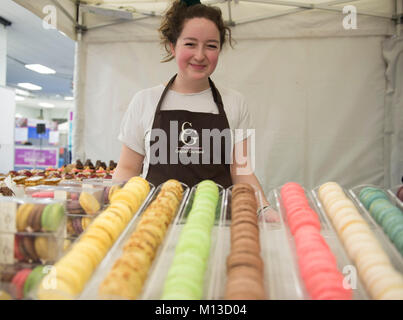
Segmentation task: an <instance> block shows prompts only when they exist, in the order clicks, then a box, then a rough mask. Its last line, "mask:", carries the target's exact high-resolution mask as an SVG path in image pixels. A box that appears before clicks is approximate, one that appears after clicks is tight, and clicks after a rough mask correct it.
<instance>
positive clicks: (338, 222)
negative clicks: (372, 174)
mask: <svg viewBox="0 0 403 320" xmlns="http://www.w3.org/2000/svg"><path fill="white" fill-rule="evenodd" d="M367 192H368V191H367ZM318 194H319V199H320V201H321V202H322V204H323V206H324V208H325V212H326V214H327V215H328V217H329V218H330V220H331V222H332V224H333V226H334V227H335V229H336V231H337V233H338V235H339V237H340V240H341V241H342V243H343V245H344V247H345V249H346V251H347V253H348V255H349V257H350V258H351V260H352V261H353V262H354V263H355V266H356V267H357V270H358V275H359V277H360V278H361V280H362V282H363V284H364V286H365V287H366V289H367V292H368V293H369V295H370V296H371V297H372V298H373V299H386V300H391V299H398V300H402V299H403V276H402V274H400V273H399V272H398V271H397V270H396V269H395V268H394V267H393V265H392V263H391V261H390V259H389V256H388V255H387V254H386V252H385V251H384V250H383V248H382V245H381V244H380V243H379V241H378V239H377V238H376V236H375V234H374V233H373V232H372V230H371V228H370V226H369V225H368V224H367V222H366V221H365V220H364V218H363V217H362V216H361V214H360V213H359V211H358V210H357V208H356V207H355V205H354V203H353V202H352V201H351V200H350V199H349V198H348V197H347V196H346V195H345V193H344V191H343V189H342V188H341V187H340V185H338V184H337V183H335V182H328V183H325V184H323V185H321V186H320V188H319V191H318ZM364 194H365V192H363V194H362V195H364ZM367 198H370V196H369V195H368V196H367V197H366V199H367ZM372 198H373V202H375V201H382V200H385V199H383V196H381V197H380V198H377V197H372ZM375 198H376V200H375ZM365 201H366V200H365ZM367 205H369V208H371V205H372V204H370V203H369V202H367Z"/></svg>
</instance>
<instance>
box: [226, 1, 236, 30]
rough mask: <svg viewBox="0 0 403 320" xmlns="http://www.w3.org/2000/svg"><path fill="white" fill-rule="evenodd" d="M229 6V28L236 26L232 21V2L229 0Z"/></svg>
mask: <svg viewBox="0 0 403 320" xmlns="http://www.w3.org/2000/svg"><path fill="white" fill-rule="evenodd" d="M227 4H228V19H229V20H228V25H229V26H234V25H235V23H234V21H232V12H231V0H227Z"/></svg>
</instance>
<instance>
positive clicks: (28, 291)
mask: <svg viewBox="0 0 403 320" xmlns="http://www.w3.org/2000/svg"><path fill="white" fill-rule="evenodd" d="M51 267H52V265H51V264H46V265H40V264H34V263H15V264H13V265H3V264H0V292H1V293H0V296H1V299H2V300H5V299H8V300H31V299H33V297H32V293H33V292H34V291H35V290H36V287H37V285H38V284H39V282H40V280H41V278H43V277H44V276H45V275H46V274H47V273H48V272H49V271H50V270H51ZM32 271H34V273H35V276H34V275H33V274H32V275H31V272H32ZM24 273H25V274H26V276H25V281H24V280H21V279H22V278H24V276H22V274H24ZM27 282H28V285H27V286H25V284H26V283H27Z"/></svg>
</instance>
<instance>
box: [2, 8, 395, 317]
mask: <svg viewBox="0 0 403 320" xmlns="http://www.w3.org/2000/svg"><path fill="white" fill-rule="evenodd" d="M16 2H18V3H21V4H23V5H24V4H25V5H26V6H27V7H29V9H30V10H31V11H33V12H36V13H37V14H39V15H41V14H40V12H42V11H41V10H40V8H41V6H44V5H46V4H50V5H52V4H53V5H54V6H56V7H57V8H58V10H59V11H58V12H60V14H63V15H64V16H65V18H66V20H63V21H64V22H63V23H62V24H63V25H64V27H63V28H65V30H68V29H69V28H70V29H71V28H73V29H75V30H76V31H77V32H75V33H70V36H71V37H72V38H74V39H76V40H77V56H76V58H77V59H76V62H77V64H76V70H75V73H76V75H75V86H76V87H75V97H76V110H75V113H74V117H75V119H74V122H73V129H74V141H73V154H74V155H73V158H75V159H79V158H80V159H88V160H87V161H86V162H85V164H84V165H83V164H82V163H81V161H73V163H72V164H70V165H67V166H64V167H62V168H60V169H55V168H47V169H46V170H39V169H38V170H31V171H30V172H29V174H28V173H26V174H24V173H23V172H15V171H13V172H9V173H8V175H2V176H1V180H4V181H6V182H7V185H8V186H9V187H10V188H9V189H10V190H11V191H10V190H5V191H7V193H6V194H5V195H8V196H9V195H10V193H12V192H14V191H15V192H14V193H18V195H19V196H20V197H3V198H0V253H2V254H1V255H0V268H1V269H0V271H1V272H0V275H1V281H0V282H1V283H0V285H1V286H0V289H1V290H2V291H1V292H0V294H1V296H2V297H6V298H9V299H43V300H47V299H147V300H148V299H153V300H157V299H168V300H185V299H194V300H200V299H206V300H222V299H228V300H234V299H240V300H247V299H252V300H264V299H272V300H286V299H291V300H316V299H317V300H328V299H337V300H366V299H373V300H378V299H398V300H403V214H402V210H403V203H402V199H403V186H402V185H401V183H400V176H401V173H402V172H401V168H402V159H403V157H402V152H403V151H402V150H403V149H402V144H403V139H402V130H403V129H402V128H403V117H402V116H403V108H402V101H401V99H400V96H401V88H402V87H403V86H401V84H402V74H403V73H402V72H401V71H402V66H403V60H402V55H401V52H402V51H403V39H402V38H401V36H400V31H401V30H400V27H401V26H400V24H399V23H396V22H397V21H399V22H400V17H398V16H397V15H396V14H395V13H396V12H401V10H402V6H401V5H402V3H401V1H385V2H383V3H382V4H380V3H379V2H378V1H371V0H365V1H349V2H346V1H331V2H325V1H315V3H308V1H298V2H296V1H294V2H292V3H291V2H287V1H274V0H273V1H271V0H270V1H269V0H267V1H265V2H264V3H260V2H259V3H257V2H253V1H237V2H219V3H215V4H216V5H218V6H220V7H221V9H222V11H223V12H224V14H225V19H226V20H227V22H228V23H229V24H230V25H232V34H233V37H234V39H235V40H236V45H235V46H234V49H231V48H225V49H224V50H223V53H222V56H221V61H220V65H219V67H218V69H217V71H216V74H215V75H214V81H215V82H216V83H218V85H219V86H220V85H223V86H228V87H232V88H235V89H237V90H238V91H240V92H242V93H243V94H244V95H245V96H246V98H247V101H248V105H249V109H250V113H251V116H252V118H253V123H254V128H252V129H255V135H254V139H255V142H256V146H255V153H254V160H255V168H256V175H257V176H258V177H259V180H260V181H261V182H262V184H263V187H264V191H265V195H263V194H262V193H261V192H259V190H258V189H257V187H255V186H253V184H249V183H236V184H235V185H231V186H229V187H223V186H222V185H219V184H217V183H216V182H214V181H212V180H208V179H203V181H201V182H199V183H197V184H196V185H194V186H188V185H186V184H184V183H183V181H179V180H177V179H168V180H164V181H163V182H162V183H161V184H158V185H154V184H153V183H151V182H150V181H148V180H146V179H144V177H139V176H135V177H131V178H130V179H128V180H127V181H116V180H114V179H112V175H113V174H114V170H115V167H116V163H114V162H113V161H111V162H110V165H109V166H106V164H105V163H102V162H97V164H96V166H94V165H93V163H92V162H91V160H90V159H99V158H101V159H106V158H109V159H110V158H112V159H116V160H117V157H118V155H119V152H120V144H119V142H118V140H117V135H118V132H119V126H120V121H121V118H122V116H123V114H124V112H125V111H126V109H127V106H128V104H129V102H130V100H131V98H132V96H133V94H134V93H136V92H137V91H139V90H141V89H143V88H145V87H149V86H152V85H155V84H158V83H161V82H164V81H166V80H167V79H169V77H170V76H171V75H172V73H173V72H174V66H173V65H172V64H169V63H168V64H160V63H159V61H160V60H161V56H162V55H161V54H162V49H161V48H160V45H159V42H158V34H157V31H156V30H157V28H158V25H159V14H160V13H161V12H162V11H163V10H164V8H165V5H166V3H165V2H153V3H150V4H149V3H144V2H142V3H141V4H140V3H135V2H133V3H130V4H128V3H127V2H125V4H122V3H118V1H102V2H99V1H96V2H95V1H86V3H85V4H84V3H82V4H81V5H79V6H77V7H75V6H74V5H73V2H70V1H44V0H42V1H39V2H38V5H35V6H33V5H32V4H29V5H28V1H23V0H18V1H16ZM211 3H213V2H211ZM351 4H354V5H355V6H356V9H357V10H358V13H359V14H358V15H357V28H354V23H353V21H352V20H349V22H348V23H347V27H346V24H345V23H343V22H346V20H345V18H346V16H347V15H348V13H343V7H344V6H346V5H351ZM74 9H76V10H74ZM350 10H352V9H351V7H350ZM350 13H351V11H350ZM42 16H43V15H42ZM350 17H352V16H350ZM351 19H353V18H351ZM353 20H354V19H353ZM348 25H350V26H351V27H352V29H351V28H348ZM85 29H86V30H85ZM139 116H140V115H139ZM29 175H31V176H30V177H29V178H28V176H29ZM11 195H12V194H11ZM264 198H267V200H268V201H269V203H270V205H269V206H267V205H265V201H264V200H265V199H264ZM49 239H55V241H52V240H49ZM238 312H242V310H238Z"/></svg>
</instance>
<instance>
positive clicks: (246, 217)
mask: <svg viewBox="0 0 403 320" xmlns="http://www.w3.org/2000/svg"><path fill="white" fill-rule="evenodd" d="M231 220H232V221H231V224H233V225H237V224H239V223H251V224H253V225H257V216H256V215H253V214H239V215H236V216H234V217H232V219H231Z"/></svg>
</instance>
